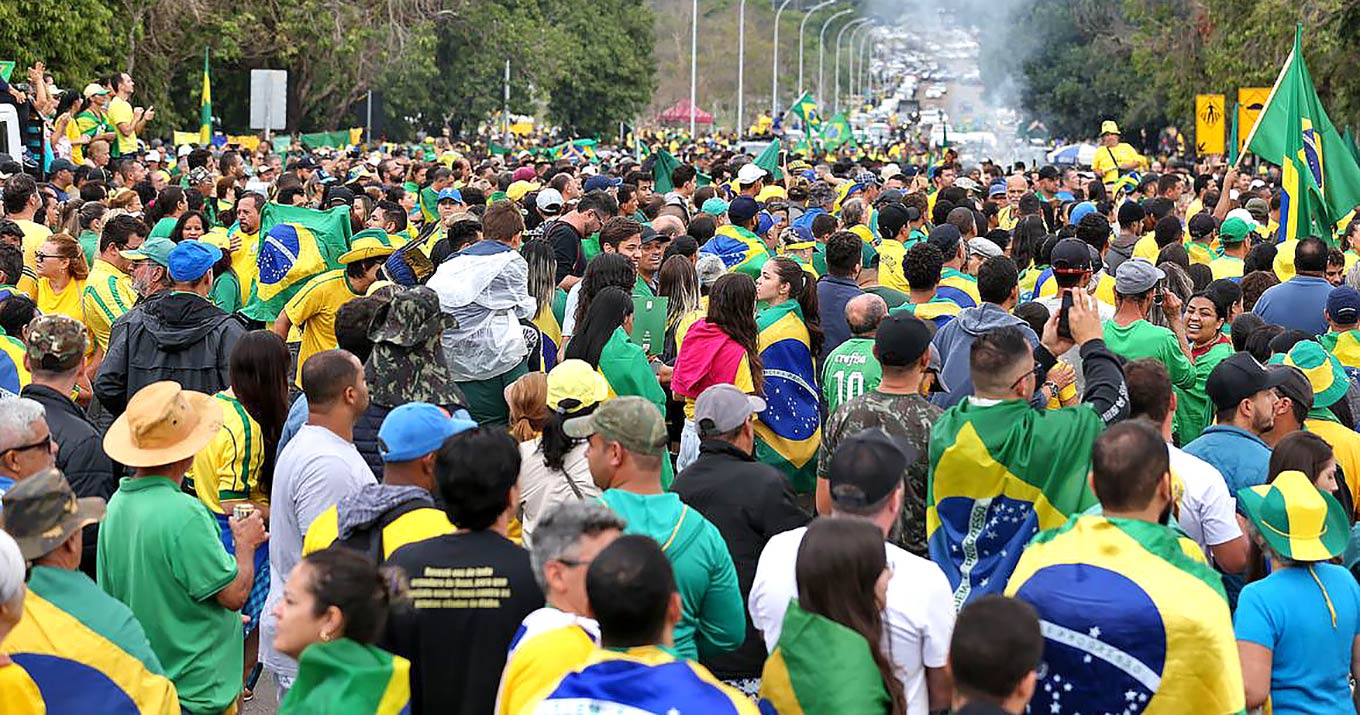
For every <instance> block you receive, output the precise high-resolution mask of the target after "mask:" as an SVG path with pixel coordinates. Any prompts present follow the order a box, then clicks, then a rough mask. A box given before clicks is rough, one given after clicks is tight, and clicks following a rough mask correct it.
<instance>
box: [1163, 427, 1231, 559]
mask: <svg viewBox="0 0 1360 715" xmlns="http://www.w3.org/2000/svg"><path fill="white" fill-rule="evenodd" d="M1167 449H1168V450H1169V451H1170V453H1171V474H1172V476H1174V477H1175V478H1176V479H1179V480H1180V483H1181V484H1182V485H1184V487H1185V493H1184V494H1182V495H1181V503H1180V511H1179V513H1178V514H1177V515H1176V521H1177V522H1178V523H1179V524H1180V525H1181V529H1182V530H1184V531H1185V535H1186V536H1188V537H1190V538H1191V539H1194V541H1195V543H1197V544H1199V546H1200V548H1202V549H1204V556H1205V558H1209V559H1211V560H1212V556H1211V554H1210V553H1209V547H1211V546H1218V545H1219V544H1223V543H1227V542H1229V541H1232V540H1233V539H1236V538H1237V537H1239V536H1241V535H1242V527H1241V526H1240V525H1239V524H1238V523H1237V500H1236V499H1234V498H1233V496H1232V494H1229V493H1228V483H1227V482H1226V481H1225V480H1224V479H1223V475H1222V474H1221V473H1219V471H1218V470H1217V469H1215V468H1214V466H1213V465H1212V464H1209V463H1208V462H1206V461H1204V460H1202V459H1200V458H1199V457H1196V456H1194V455H1192V454H1189V453H1187V452H1184V451H1182V450H1180V449H1179V448H1177V447H1176V446H1174V445H1171V444H1168V445H1167Z"/></svg>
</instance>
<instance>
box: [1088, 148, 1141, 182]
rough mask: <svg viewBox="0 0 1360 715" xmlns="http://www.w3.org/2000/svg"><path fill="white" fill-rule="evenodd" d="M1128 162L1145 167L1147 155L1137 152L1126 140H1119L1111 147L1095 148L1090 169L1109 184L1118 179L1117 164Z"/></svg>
mask: <svg viewBox="0 0 1360 715" xmlns="http://www.w3.org/2000/svg"><path fill="white" fill-rule="evenodd" d="M1129 163H1134V164H1137V165H1138V167H1139V168H1140V169H1146V168H1147V165H1148V163H1147V157H1145V156H1143V155H1142V154H1139V153H1138V150H1137V149H1134V148H1133V147H1132V146H1130V145H1129V144H1128V142H1120V143H1118V144H1115V145H1114V146H1113V147H1104V146H1102V147H1099V148H1097V149H1096V156H1095V158H1094V159H1092V160H1091V170H1092V171H1094V172H1095V173H1096V175H1097V176H1099V177H1100V180H1101V181H1103V182H1105V185H1106V186H1109V185H1110V184H1113V183H1114V182H1115V181H1117V180H1118V179H1119V165H1120V164H1129Z"/></svg>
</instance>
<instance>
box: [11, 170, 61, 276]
mask: <svg viewBox="0 0 1360 715" xmlns="http://www.w3.org/2000/svg"><path fill="white" fill-rule="evenodd" d="M4 208H5V216H6V217H7V218H8V219H9V220H11V221H13V222H14V223H15V224H16V225H18V226H19V228H20V230H22V231H23V242H22V248H23V249H24V265H25V266H37V261H36V260H35V254H36V253H37V252H38V248H40V247H41V246H42V244H43V241H46V240H47V237H48V236H51V235H52V229H50V228H48V227H46V226H44V225H43V223H42V222H41V221H37V220H35V219H37V218H39V217H38V210H39V209H41V208H43V193H42V192H41V191H39V190H38V184H37V182H36V181H34V179H33V177H32V176H30V175H28V174H26V173H23V172H20V173H17V174H15V175H13V176H11V177H9V178H8V179H5V183H4ZM33 280H36V279H33ZM33 287H34V284H30V285H29V286H27V287H26V286H24V285H22V284H20V285H19V289H20V290H23V291H24V292H29V290H28V289H31V288H33ZM26 288H27V289H26Z"/></svg>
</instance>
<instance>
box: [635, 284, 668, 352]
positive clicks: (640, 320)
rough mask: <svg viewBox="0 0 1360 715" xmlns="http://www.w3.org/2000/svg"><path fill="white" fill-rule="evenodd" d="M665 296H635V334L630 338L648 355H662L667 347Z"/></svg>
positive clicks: (666, 299) (666, 301) (666, 303)
mask: <svg viewBox="0 0 1360 715" xmlns="http://www.w3.org/2000/svg"><path fill="white" fill-rule="evenodd" d="M669 303H670V299H669V298H666V297H664V296H662V297H653V296H643V295H635V296H633V333H632V335H630V336H629V337H630V338H632V340H633V342H635V343H637V344H638V345H641V346H642V349H643V350H645V351H646V352H647V354H648V355H660V354H661V350H662V349H663V348H664V347H665V345H666V308H667V306H668V304H669Z"/></svg>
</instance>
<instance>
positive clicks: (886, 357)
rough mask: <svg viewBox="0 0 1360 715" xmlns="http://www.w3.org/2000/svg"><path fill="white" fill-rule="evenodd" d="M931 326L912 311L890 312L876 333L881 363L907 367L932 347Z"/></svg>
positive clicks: (875, 340)
mask: <svg viewBox="0 0 1360 715" xmlns="http://www.w3.org/2000/svg"><path fill="white" fill-rule="evenodd" d="M930 338H931V334H930V326H929V325H927V324H926V322H925V321H924V320H921V319H920V318H918V317H916V316H914V315H912V314H911V313H896V314H889V315H888V317H886V318H884V319H883V321H882V322H880V323H879V324H878V332H876V333H874V352H875V353H877V355H878V362H879V364H880V365H888V366H890V367H907V366H909V365H912V364H914V363H915V362H916V361H917V360H920V359H921V355H922V354H923V353H924V352H925V351H926V350H928V349H929V348H930Z"/></svg>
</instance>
